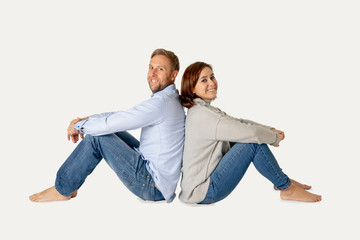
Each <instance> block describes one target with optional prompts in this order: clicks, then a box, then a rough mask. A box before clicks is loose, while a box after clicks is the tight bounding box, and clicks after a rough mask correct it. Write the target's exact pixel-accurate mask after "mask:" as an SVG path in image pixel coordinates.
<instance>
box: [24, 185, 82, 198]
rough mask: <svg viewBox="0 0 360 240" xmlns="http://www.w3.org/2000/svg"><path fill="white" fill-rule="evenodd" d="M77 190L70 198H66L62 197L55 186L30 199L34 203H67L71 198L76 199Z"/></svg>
mask: <svg viewBox="0 0 360 240" xmlns="http://www.w3.org/2000/svg"><path fill="white" fill-rule="evenodd" d="M76 195H77V190H75V191H74V192H73V194H71V196H70V197H65V196H63V195H61V194H60V193H59V192H58V191H57V190H56V189H55V186H53V187H51V188H48V189H46V190H44V191H42V192H39V193H36V194H34V195H31V196H30V197H29V199H30V200H31V201H33V202H51V201H65V200H70V199H71V198H74V197H76Z"/></svg>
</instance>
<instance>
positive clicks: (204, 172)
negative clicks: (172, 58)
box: [179, 62, 321, 204]
mask: <svg viewBox="0 0 360 240" xmlns="http://www.w3.org/2000/svg"><path fill="white" fill-rule="evenodd" d="M217 88H218V84H217V81H216V78H215V75H214V73H213V71H212V67H211V66H210V65H209V64H207V63H203V62H196V63H193V64H192V65H190V66H189V67H188V68H187V69H186V70H185V72H184V74H183V77H182V82H181V96H180V100H181V103H182V105H183V106H184V107H186V108H188V113H187V117H186V125H185V146H184V155H183V167H182V175H183V176H182V180H181V193H180V196H179V198H180V200H181V201H183V202H186V203H201V204H209V203H214V202H218V201H220V200H222V199H224V198H225V197H226V196H227V195H229V194H230V193H231V192H232V190H234V188H235V187H236V185H237V184H238V183H239V182H240V180H241V178H242V177H243V176H244V174H245V172H246V170H247V168H248V167H249V165H250V163H251V162H253V164H254V165H255V167H256V169H257V170H258V171H259V172H260V173H261V174H262V175H263V176H264V177H266V178H267V179H268V180H270V181H271V182H272V183H273V184H274V188H275V189H278V190H280V197H281V199H284V200H295V201H303V202H318V201H321V196H320V195H316V194H312V193H309V192H307V191H306V190H309V189H310V188H311V187H310V186H307V185H305V184H301V183H299V182H297V181H295V180H292V179H289V177H288V176H287V175H285V174H284V173H283V172H282V170H281V168H280V167H279V165H278V163H277V161H276V159H275V158H274V156H273V155H272V153H271V151H270V149H269V147H268V145H267V144H270V145H273V146H276V147H277V146H279V143H280V141H281V140H283V139H284V137H285V135H284V132H282V131H280V130H276V129H275V128H272V127H269V126H265V125H262V124H259V123H256V122H253V121H250V120H244V119H236V118H233V117H230V116H228V115H227V114H226V113H224V112H222V111H221V110H220V109H218V108H215V107H213V106H211V105H210V103H211V101H212V100H214V99H215V98H216V94H217Z"/></svg>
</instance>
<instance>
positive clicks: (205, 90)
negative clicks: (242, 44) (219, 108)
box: [193, 67, 218, 100]
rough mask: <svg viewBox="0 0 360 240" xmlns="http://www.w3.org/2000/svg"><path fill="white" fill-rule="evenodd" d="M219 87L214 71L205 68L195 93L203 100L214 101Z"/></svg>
mask: <svg viewBox="0 0 360 240" xmlns="http://www.w3.org/2000/svg"><path fill="white" fill-rule="evenodd" d="M217 87H218V84H217V81H216V78H215V75H214V73H213V71H212V70H211V69H210V68H209V67H205V68H204V69H203V70H202V71H201V73H200V77H199V80H198V81H197V83H196V85H195V88H194V92H193V93H195V94H196V95H197V96H198V97H200V98H201V99H203V100H213V99H215V98H216V94H217Z"/></svg>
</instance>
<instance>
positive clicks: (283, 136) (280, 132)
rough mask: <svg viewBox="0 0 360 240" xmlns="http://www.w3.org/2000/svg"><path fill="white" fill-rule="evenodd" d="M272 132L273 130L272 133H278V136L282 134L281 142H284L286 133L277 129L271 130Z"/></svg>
mask: <svg viewBox="0 0 360 240" xmlns="http://www.w3.org/2000/svg"><path fill="white" fill-rule="evenodd" d="M270 130H271V131H274V132H277V133H278V134H280V142H281V141H282V140H284V138H285V133H284V132H283V131H281V130H277V129H275V128H272V129H270ZM275 147H279V144H278V145H276V146H275Z"/></svg>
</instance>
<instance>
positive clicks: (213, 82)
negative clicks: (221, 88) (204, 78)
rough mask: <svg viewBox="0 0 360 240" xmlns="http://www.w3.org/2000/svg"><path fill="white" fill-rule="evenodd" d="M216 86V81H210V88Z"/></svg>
mask: <svg viewBox="0 0 360 240" xmlns="http://www.w3.org/2000/svg"><path fill="white" fill-rule="evenodd" d="M215 85H216V83H215V81H214V80H212V79H210V80H209V86H211V87H212V86H215Z"/></svg>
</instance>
